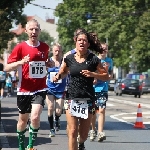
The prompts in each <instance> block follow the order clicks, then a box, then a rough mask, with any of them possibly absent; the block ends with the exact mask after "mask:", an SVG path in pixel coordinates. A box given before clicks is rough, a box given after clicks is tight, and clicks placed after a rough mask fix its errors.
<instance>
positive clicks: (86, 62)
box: [53, 31, 109, 150]
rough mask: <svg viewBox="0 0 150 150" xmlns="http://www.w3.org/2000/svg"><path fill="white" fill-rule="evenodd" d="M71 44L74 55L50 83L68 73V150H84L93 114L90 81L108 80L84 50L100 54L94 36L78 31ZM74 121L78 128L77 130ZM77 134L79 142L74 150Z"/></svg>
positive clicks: (92, 92)
mask: <svg viewBox="0 0 150 150" xmlns="http://www.w3.org/2000/svg"><path fill="white" fill-rule="evenodd" d="M75 44H76V53H74V54H70V55H68V56H66V58H64V63H63V65H62V66H61V68H60V70H59V72H58V74H57V75H56V76H55V77H54V79H53V81H54V82H57V81H58V80H60V79H63V78H64V77H65V76H66V74H68V72H69V73H70V81H69V85H68V107H67V110H66V118H67V130H68V138H69V141H68V147H69V148H68V149H69V150H77V147H78V149H79V150H84V148H85V147H84V142H85V141H86V139H87V136H88V131H89V128H90V123H91V118H92V114H93V113H95V99H96V98H95V92H94V89H93V80H94V78H98V79H101V80H104V81H106V80H108V79H109V77H108V73H107V71H106V70H105V69H104V67H103V66H102V64H101V63H100V62H99V59H98V57H97V56H95V55H94V54H93V53H91V52H90V51H89V50H88V48H89V49H90V50H93V51H95V52H100V53H101V52H102V48H101V46H100V42H99V41H98V40H96V38H95V37H94V36H92V35H91V34H89V33H87V32H85V31H81V32H79V33H77V34H76V38H75ZM96 71H97V72H96ZM100 71H103V72H104V71H105V73H104V74H100ZM78 120H79V124H80V128H79V127H78ZM78 129H79V130H78ZM78 131H79V134H80V138H79V145H78V146H77V136H78Z"/></svg>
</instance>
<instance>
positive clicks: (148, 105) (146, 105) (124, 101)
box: [109, 98, 150, 108]
mask: <svg viewBox="0 0 150 150" xmlns="http://www.w3.org/2000/svg"><path fill="white" fill-rule="evenodd" d="M109 101H113V102H121V103H124V104H131V105H136V106H138V105H139V103H140V102H139V103H138V102H132V101H126V100H119V99H114V98H109ZM140 104H141V106H142V107H146V108H150V104H144V103H140Z"/></svg>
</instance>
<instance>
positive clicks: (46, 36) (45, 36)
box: [39, 30, 54, 46]
mask: <svg viewBox="0 0 150 150" xmlns="http://www.w3.org/2000/svg"><path fill="white" fill-rule="evenodd" d="M39 40H40V41H42V42H45V43H47V44H48V45H49V46H51V43H52V42H54V38H52V37H51V36H50V35H49V33H48V32H47V31H45V30H42V31H41V33H40V35H39Z"/></svg>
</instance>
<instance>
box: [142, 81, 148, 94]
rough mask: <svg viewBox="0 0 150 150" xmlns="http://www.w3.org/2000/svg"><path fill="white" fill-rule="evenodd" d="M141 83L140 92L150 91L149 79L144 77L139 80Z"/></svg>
mask: <svg viewBox="0 0 150 150" xmlns="http://www.w3.org/2000/svg"><path fill="white" fill-rule="evenodd" d="M141 84H142V93H143V94H145V93H150V79H149V78H147V79H144V80H141Z"/></svg>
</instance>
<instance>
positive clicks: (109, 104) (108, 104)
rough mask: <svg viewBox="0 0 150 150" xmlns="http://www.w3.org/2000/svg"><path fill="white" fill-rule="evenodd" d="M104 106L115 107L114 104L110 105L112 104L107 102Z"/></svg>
mask: <svg viewBox="0 0 150 150" xmlns="http://www.w3.org/2000/svg"><path fill="white" fill-rule="evenodd" d="M106 106H110V107H111V106H115V105H114V104H112V103H109V102H107V104H106Z"/></svg>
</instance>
